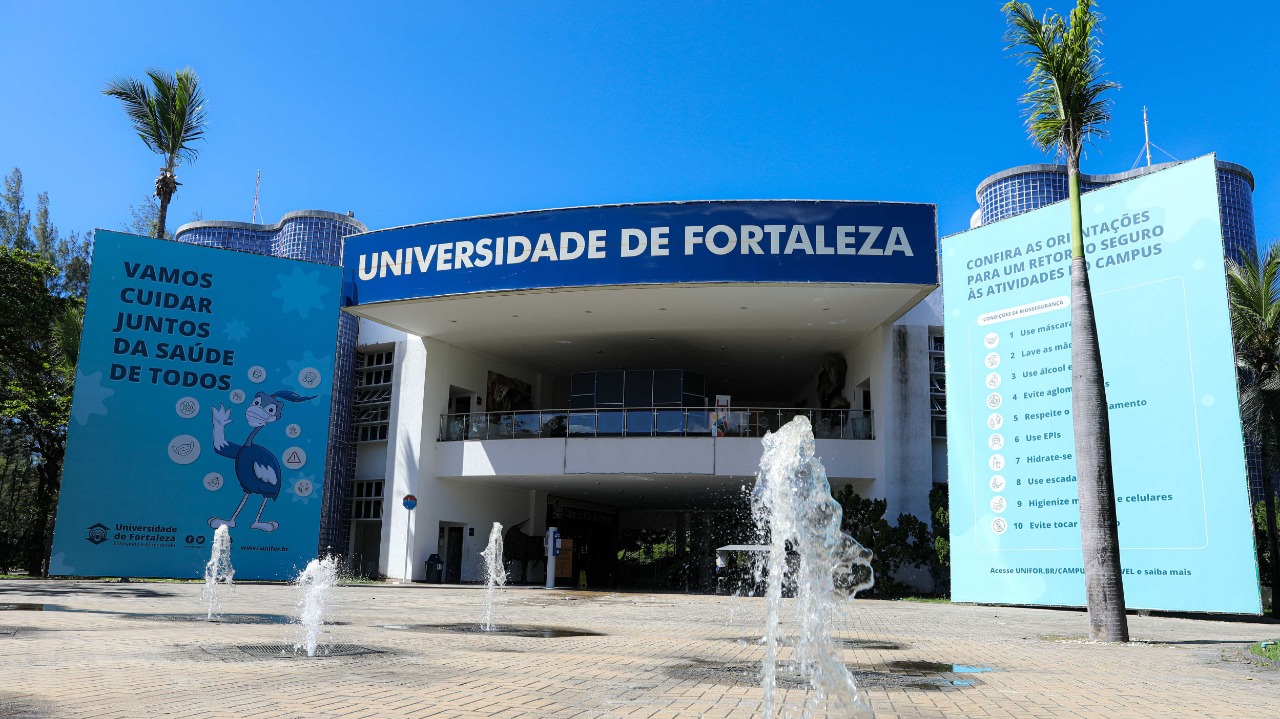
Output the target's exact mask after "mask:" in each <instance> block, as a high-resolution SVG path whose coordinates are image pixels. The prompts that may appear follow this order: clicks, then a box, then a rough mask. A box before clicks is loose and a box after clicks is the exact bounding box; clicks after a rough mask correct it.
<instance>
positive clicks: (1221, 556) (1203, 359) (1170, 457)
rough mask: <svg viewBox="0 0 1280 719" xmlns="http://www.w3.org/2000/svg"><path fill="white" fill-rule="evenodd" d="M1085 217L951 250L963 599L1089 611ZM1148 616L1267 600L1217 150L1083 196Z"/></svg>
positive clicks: (949, 332)
mask: <svg viewBox="0 0 1280 719" xmlns="http://www.w3.org/2000/svg"><path fill="white" fill-rule="evenodd" d="M1069 212H1070V209H1069V207H1068V204H1067V203H1065V202H1060V203H1057V204H1054V205H1050V206H1048V207H1044V208H1041V209H1039V210H1035V211H1033V212H1028V213H1026V214H1023V215H1019V216H1017V217H1013V218H1010V219H1007V220H1003V221H1001V222H997V223H995V224H992V225H988V226H985V227H979V228H976V229H973V230H970V231H968V232H963V233H960V234H958V235H953V236H951V237H948V238H947V239H946V240H944V241H943V243H942V269H943V278H944V281H943V301H944V307H945V314H946V320H945V324H946V326H945V331H946V363H947V403H948V404H947V448H948V471H949V475H950V479H949V482H950V498H951V499H950V502H951V552H952V555H951V561H952V599H954V600H955V601H962V602H992V603H1009V604H1045V605H1077V606H1078V605H1083V604H1084V570H1083V559H1082V554H1081V550H1080V528H1079V518H1080V515H1079V508H1078V504H1077V490H1076V476H1075V474H1076V469H1075V460H1074V458H1073V455H1074V452H1075V439H1074V432H1073V430H1072V424H1071V421H1072V418H1071V306H1070V294H1071V293H1070V278H1069V274H1070V265H1071V241H1070V214H1069ZM1083 212H1084V217H1085V220H1084V225H1085V243H1086V248H1085V250H1086V258H1087V259H1088V261H1089V263H1090V269H1089V278H1090V281H1091V284H1092V290H1093V299H1094V307H1095V309H1096V313H1097V324H1098V334H1099V341H1100V344H1101V348H1102V361H1103V371H1104V375H1105V378H1106V382H1107V389H1106V392H1107V401H1108V405H1109V418H1110V423H1111V447H1112V457H1113V464H1114V472H1115V488H1116V502H1117V512H1118V518H1119V523H1120V527H1119V531H1120V545H1121V564H1122V567H1123V579H1124V591H1125V600H1126V602H1127V603H1128V605H1129V606H1130V607H1131V608H1145V609H1164V610H1185V611H1213V612H1241V613H1258V612H1260V611H1261V606H1260V599H1259V592H1258V575H1257V566H1256V560H1255V555H1254V548H1253V532H1252V524H1251V522H1250V516H1249V497H1248V481H1247V475H1246V470H1245V457H1244V447H1243V441H1242V431H1241V422H1240V408H1239V401H1238V395H1237V389H1236V373H1235V363H1234V358H1233V353H1232V343H1231V329H1230V317H1229V314H1228V308H1227V294H1226V281H1225V272H1226V270H1225V266H1224V259H1223V241H1222V231H1221V225H1220V221H1219V216H1218V195H1217V184H1216V169H1215V165H1214V159H1213V157H1212V156H1209V157H1205V158H1201V159H1198V160H1195V161H1192V162H1187V163H1183V164H1181V165H1177V166H1175V167H1172V168H1169V169H1166V170H1162V171H1159V172H1155V173H1152V174H1150V175H1145V176H1142V177H1140V178H1137V179H1133V180H1129V181H1127V182H1123V183H1119V184H1116V185H1112V186H1109V187H1105V188H1102V189H1099V190H1095V191H1093V192H1090V193H1088V194H1086V195H1084V197H1083Z"/></svg>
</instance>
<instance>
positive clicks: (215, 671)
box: [0, 581, 1280, 719]
mask: <svg viewBox="0 0 1280 719" xmlns="http://www.w3.org/2000/svg"><path fill="white" fill-rule="evenodd" d="M294 599H295V597H294V594H293V590H292V588H290V587H284V586H276V585H239V586H237V587H236V588H235V591H234V593H232V594H230V595H228V596H227V597H226V598H225V599H224V601H223V608H224V611H226V612H227V613H228V614H232V613H235V614H251V613H268V614H288V613H290V611H291V610H292V607H293V603H294ZM482 599H483V589H482V588H477V587H449V588H437V587H426V586H390V585H386V586H384V585H360V586H350V587H340V588H337V589H335V590H334V591H333V609H332V612H331V618H332V619H333V620H334V621H337V622H344V624H338V625H334V626H331V627H328V630H327V634H326V639H327V640H328V641H330V642H332V643H335V644H354V645H359V646H362V647H366V648H369V649H373V650H378V651H380V652H383V653H380V654H364V655H356V656H341V657H329V658H323V659H292V658H289V659H254V658H252V657H251V656H250V655H249V654H246V653H245V652H244V651H243V650H241V649H237V647H245V646H250V647H252V646H254V645H268V644H274V645H280V644H292V643H293V642H294V641H295V640H296V639H297V636H296V629H295V628H294V627H291V626H288V625H283V624H208V623H190V622H172V621H143V620H142V619H141V618H139V617H138V616H137V615H142V614H187V613H198V612H201V611H202V609H203V605H202V604H201V600H200V587H199V585H196V584H168V583H127V584H117V583H105V582H69V581H59V582H37V581H0V717H10V718H15V717H16V718H20V719H59V718H62V717H130V718H135V717H184V718H185V717H191V718H195V717H261V718H264V719H266V718H273V717H280V718H285V717H289V718H302V717H344V718H347V719H358V718H362V717H369V718H384V717H439V718H442V719H450V718H455V717H456V718H458V719H463V718H471V717H492V718H496V719H503V718H506V717H511V718H513V719H514V718H515V717H566V718H568V717H581V718H584V719H585V718H590V717H631V718H634V719H677V718H681V719H683V718H685V717H708V718H712V717H714V718H716V719H721V718H730V717H756V716H759V715H760V711H761V692H760V689H759V688H758V687H756V686H753V685H751V683H750V682H751V681H753V680H752V679H751V676H750V674H751V671H752V667H753V666H755V665H757V664H758V662H759V660H760V657H761V655H762V649H761V647H760V646H759V645H758V644H757V643H756V642H755V640H756V639H757V638H758V636H759V630H758V627H760V626H761V625H762V617H763V604H762V600H760V599H754V598H740V599H733V598H728V597H710V596H686V595H667V594H610V593H598V592H571V591H550V592H548V591H544V590H536V589H523V588H519V589H516V588H513V589H510V590H507V591H506V592H505V593H504V602H503V605H502V606H501V607H500V608H499V610H498V618H499V623H500V624H501V623H506V624H519V625H535V626H547V627H564V628H573V629H583V630H589V631H594V632H600V633H601V636H577V637H562V638H530V637H520V636H507V635H477V634H459V633H451V632H448V631H443V630H432V631H424V630H422V629H421V628H419V627H416V626H415V625H442V624H451V623H458V622H478V621H479V618H480V602H481V601H482ZM18 602H27V603H37V604H46V605H56V610H54V609H55V607H47V608H46V611H15V610H5V609H3V607H4V606H5V605H6V604H13V603H18ZM835 629H836V630H837V634H838V635H839V636H841V637H843V638H845V639H848V640H850V641H849V642H848V643H847V648H846V649H845V650H844V653H845V656H844V658H845V661H846V662H847V663H848V664H849V665H850V667H852V668H854V669H855V671H858V672H871V674H870V675H869V676H870V678H869V679H867V680H864V686H863V691H864V693H865V695H866V696H867V697H868V698H869V699H870V701H871V703H872V705H873V707H874V708H875V712H876V716H878V717H993V718H994V717H1008V718H1010V719H1012V718H1015V717H1016V718H1019V719H1021V718H1023V717H1034V718H1039V717H1046V718H1047V717H1152V718H1154V717H1161V718H1164V717H1183V716H1185V717H1244V716H1249V717H1258V716H1277V715H1280V671H1277V670H1275V669H1270V668H1263V667H1259V666H1256V665H1254V664H1251V663H1249V662H1247V661H1245V660H1244V659H1243V658H1242V651H1241V650H1242V649H1243V648H1244V647H1246V646H1247V644H1248V643H1250V642H1254V641H1258V640H1261V639H1270V638H1275V637H1276V636H1278V635H1280V624H1269V623H1265V622H1262V621H1257V622H1221V621H1203V620H1191V619H1177V618H1167V617H1131V619H1130V630H1131V632H1132V633H1133V635H1134V636H1135V637H1136V638H1137V639H1138V640H1140V641H1139V642H1138V643H1135V644H1132V645H1128V646H1107V645H1093V644H1088V643H1086V642H1084V641H1082V636H1083V634H1084V632H1085V620H1084V615H1083V614H1082V613H1079V612H1071V611H1054V610H1044V609H1026V608H1010V607H976V606H960V605H947V604H921V603H909V602H884V601H855V602H851V603H850V604H849V606H848V612H847V616H846V617H844V618H843V619H842V620H841V621H840V622H839V626H837V627H835ZM903 662H942V663H945V664H953V663H954V664H961V665H969V666H974V667H984V668H990V669H992V670H993V671H991V672H984V673H978V674H971V673H962V674H955V673H951V672H946V673H937V672H932V671H920V670H915V675H914V678H913V674H912V672H911V671H907V670H905V669H904V668H903V667H905V666H907V665H904V664H901V663H903ZM726 667H727V668H728V669H726ZM904 671H906V673H903V672H904ZM895 672H896V673H895ZM952 681H964V682H969V683H970V684H969V685H968V686H956V685H953V684H951V682H952ZM782 695H783V696H784V697H785V698H786V699H787V701H788V702H789V703H790V705H792V706H799V705H800V703H801V702H802V701H803V699H804V698H805V692H804V691H802V690H800V689H795V688H791V689H785V690H783V691H782ZM822 711H823V710H822V709H821V708H820V710H819V711H818V712H817V716H825V715H824V714H823V713H822ZM831 712H832V713H831V714H830V716H838V715H839V713H838V711H837V710H834V709H832V710H831Z"/></svg>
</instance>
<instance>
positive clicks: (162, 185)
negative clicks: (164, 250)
mask: <svg viewBox="0 0 1280 719" xmlns="http://www.w3.org/2000/svg"><path fill="white" fill-rule="evenodd" d="M147 77H148V78H149V79H150V80H151V85H152V86H153V87H151V88H148V87H147V85H146V83H145V82H143V81H142V80H137V79H135V78H132V77H117V78H115V79H114V80H111V81H110V82H108V83H107V86H106V87H105V88H103V90H102V94H104V95H107V96H109V97H114V98H116V99H118V100H120V103H121V104H122V105H124V111H125V114H127V115H128V116H129V121H130V122H132V123H133V129H134V130H135V131H136V132H137V133H138V137H140V138H142V142H143V143H144V144H146V146H147V149H149V150H151V151H152V152H154V153H157V154H159V155H162V156H163V157H164V167H161V168H160V176H159V177H157V178H156V197H157V198H158V199H159V200H160V217H159V219H158V221H157V223H156V237H158V238H163V237H164V236H165V220H166V218H167V217H168V214H169V200H170V199H172V198H173V194H174V193H175V192H177V191H178V186H179V185H181V184H182V183H180V182H178V176H177V175H175V174H174V170H175V169H177V167H178V165H179V164H181V162H182V161H183V160H186V161H187V162H195V160H196V156H197V155H199V152H198V151H197V150H196V149H195V148H194V147H192V146H191V145H192V143H194V142H195V141H196V140H199V139H202V138H203V137H204V127H205V111H204V95H203V93H202V92H201V90H200V81H199V78H197V77H196V73H195V70H192V69H191V68H189V67H188V68H184V69H182V70H178V71H177V72H175V73H174V74H173V75H169V74H168V73H166V72H164V71H161V70H156V69H151V70H147Z"/></svg>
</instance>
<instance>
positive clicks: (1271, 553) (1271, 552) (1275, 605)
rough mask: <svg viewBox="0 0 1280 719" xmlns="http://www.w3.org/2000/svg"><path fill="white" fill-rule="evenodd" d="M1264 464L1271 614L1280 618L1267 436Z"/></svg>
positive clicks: (1279, 566) (1262, 444)
mask: <svg viewBox="0 0 1280 719" xmlns="http://www.w3.org/2000/svg"><path fill="white" fill-rule="evenodd" d="M1259 445H1260V446H1259V449H1260V450H1261V455H1262V457H1261V460H1262V461H1261V462H1260V464H1261V465H1262V501H1263V502H1264V503H1265V504H1266V507H1267V559H1268V562H1267V563H1268V564H1269V565H1270V567H1271V572H1270V573H1271V616H1273V617H1275V618H1276V619H1280V552H1277V550H1276V545H1277V538H1276V488H1275V484H1274V483H1273V482H1272V479H1271V470H1272V467H1271V453H1270V452H1268V451H1267V442H1266V440H1265V438H1264V439H1263V441H1262V442H1260V443H1259Z"/></svg>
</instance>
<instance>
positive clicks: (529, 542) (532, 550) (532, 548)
mask: <svg viewBox="0 0 1280 719" xmlns="http://www.w3.org/2000/svg"><path fill="white" fill-rule="evenodd" d="M528 523H529V520H527V519H526V520H524V521H523V522H520V523H519V524H517V525H514V526H512V527H511V528H510V529H508V530H507V533H506V536H504V537H503V538H502V561H503V563H504V564H506V563H508V562H516V563H517V564H519V565H520V572H519V578H518V579H517V578H516V577H515V576H514V575H515V574H516V572H514V571H513V572H512V575H513V576H512V580H511V581H513V582H527V581H528V574H527V572H526V568H531V567H529V562H533V566H534V567H536V566H538V562H539V561H542V562H545V561H546V559H547V556H546V550H545V548H544V547H543V546H542V537H531V536H529V535H527V534H525V533H524V525H526V524H528Z"/></svg>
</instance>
